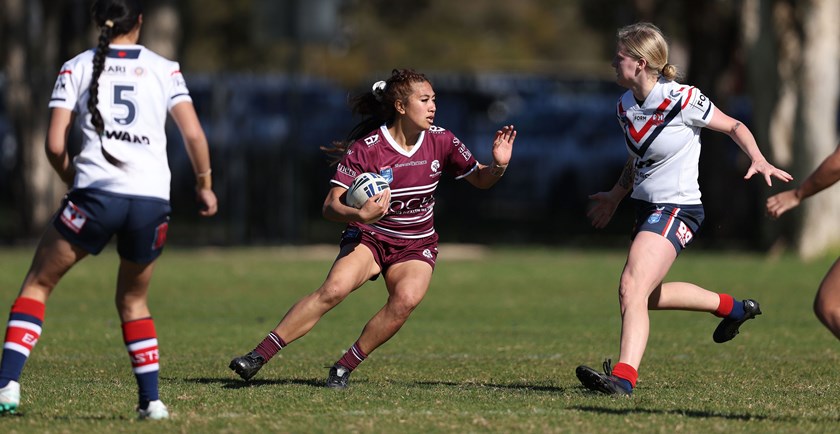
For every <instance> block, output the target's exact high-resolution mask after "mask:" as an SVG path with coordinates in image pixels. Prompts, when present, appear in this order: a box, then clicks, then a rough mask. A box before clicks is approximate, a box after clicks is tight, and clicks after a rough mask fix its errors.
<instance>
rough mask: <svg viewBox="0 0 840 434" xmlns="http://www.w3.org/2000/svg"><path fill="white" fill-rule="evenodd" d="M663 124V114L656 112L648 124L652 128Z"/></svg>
mask: <svg viewBox="0 0 840 434" xmlns="http://www.w3.org/2000/svg"><path fill="white" fill-rule="evenodd" d="M664 122H665V113H662V112H656V113H654V114H653V115H652V116H651V117H650V124H651V125H653V126H658V125H662V124H663V123H664Z"/></svg>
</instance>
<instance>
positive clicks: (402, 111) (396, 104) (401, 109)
mask: <svg viewBox="0 0 840 434" xmlns="http://www.w3.org/2000/svg"><path fill="white" fill-rule="evenodd" d="M394 109H395V110H396V111H397V113H399V114H401V115H404V114H405V104H403V102H402V100H401V99H398V100H396V101H394Z"/></svg>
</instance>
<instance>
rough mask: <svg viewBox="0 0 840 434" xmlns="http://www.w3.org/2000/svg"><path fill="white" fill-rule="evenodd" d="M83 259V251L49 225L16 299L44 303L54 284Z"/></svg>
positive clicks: (84, 253)
mask: <svg viewBox="0 0 840 434" xmlns="http://www.w3.org/2000/svg"><path fill="white" fill-rule="evenodd" d="M85 256H87V252H85V251H84V250H82V249H81V248H79V247H76V246H74V245H72V244H70V243H69V242H68V241H67V240H65V239H64V237H62V236H61V234H59V233H58V231H57V230H55V228H54V227H53V226H52V224H50V225H48V226H47V230H46V231H45V232H44V235H43V236H42V237H41V241H40V242H39V243H38V247H37V248H36V250H35V256H34V257H33V258H32V265H31V266H30V267H29V272H28V273H27V274H26V277H25V278H24V280H23V285H21V288H20V296H21V297H25V298H31V299H34V300H38V301H40V302H41V303H45V304H46V302H47V298H49V296H50V294H51V293H52V290H53V289H54V288H55V286H56V285H57V284H58V281H59V280H61V278H62V277H63V276H64V274H65V273H67V271H68V270H70V268H71V267H73V265H75V264H76V263H77V262H79V261H80V260H82V259H83V258H84V257H85Z"/></svg>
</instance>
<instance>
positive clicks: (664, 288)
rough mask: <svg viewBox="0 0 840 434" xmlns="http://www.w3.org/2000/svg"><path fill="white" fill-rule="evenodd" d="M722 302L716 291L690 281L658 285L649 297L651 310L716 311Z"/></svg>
mask: <svg viewBox="0 0 840 434" xmlns="http://www.w3.org/2000/svg"><path fill="white" fill-rule="evenodd" d="M719 304H720V296H718V294H717V293H716V292H712V291H709V290H706V289H703V288H701V287H699V286H697V285H695V284H693V283H688V282H668V283H663V284H662V285H660V286H659V287H657V288H656V289H655V290H654V291H653V292H652V293H651V294H650V298H649V299H648V308H649V309H650V310H691V311H697V312H714V311H715V310H716V309H717V308H718V305H719Z"/></svg>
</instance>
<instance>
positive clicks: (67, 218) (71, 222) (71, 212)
mask: <svg viewBox="0 0 840 434" xmlns="http://www.w3.org/2000/svg"><path fill="white" fill-rule="evenodd" d="M61 222H62V223H64V226H67V227H68V228H69V229H70V230H71V231H73V232H75V233H77V234H78V233H79V232H80V231H81V230H82V228H83V227H85V223H86V222H87V215H85V213H84V212H82V210H80V209H79V207H77V206H76V204H74V203H73V202H71V201H69V200H68V201H67V206H65V207H64V210H62V211H61Z"/></svg>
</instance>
